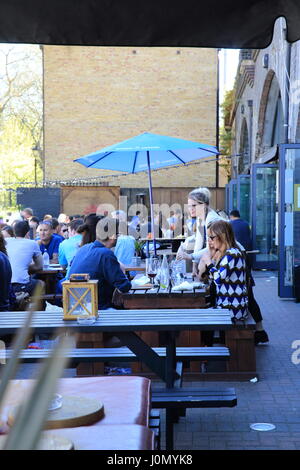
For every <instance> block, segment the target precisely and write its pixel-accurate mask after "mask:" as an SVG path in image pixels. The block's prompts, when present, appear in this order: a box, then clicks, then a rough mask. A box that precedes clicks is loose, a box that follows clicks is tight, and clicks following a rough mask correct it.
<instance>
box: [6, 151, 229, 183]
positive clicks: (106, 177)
mask: <svg viewBox="0 0 300 470" xmlns="http://www.w3.org/2000/svg"><path fill="white" fill-rule="evenodd" d="M234 156H235V155H220V156H219V157H217V158H209V159H207V160H204V159H202V160H199V161H195V162H189V163H186V164H185V165H173V166H167V167H164V168H157V169H153V170H151V173H153V172H157V171H159V172H162V171H169V170H173V169H174V168H182V167H183V166H184V167H185V168H186V167H190V166H195V165H200V164H201V163H210V162H215V161H217V160H218V161H220V158H222V159H223V158H227V159H231V158H233V157H234ZM138 173H144V172H142V171H140V172H138ZM138 173H129V172H127V173H118V174H111V175H100V176H92V177H87V178H79V179H74V178H72V179H70V180H67V179H64V180H44V181H41V182H37V183H36V182H34V181H16V182H9V183H5V182H3V183H1V184H0V186H16V185H17V186H35V187H44V186H47V187H49V186H84V185H87V186H88V185H92V184H100V185H103V186H105V185H109V181H103V180H111V179H114V178H120V177H121V178H122V177H124V176H128V175H136V174H138ZM99 180H100V181H99ZM101 180H102V181H101Z"/></svg>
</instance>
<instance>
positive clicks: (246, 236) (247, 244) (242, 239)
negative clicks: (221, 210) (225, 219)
mask: <svg viewBox="0 0 300 470" xmlns="http://www.w3.org/2000/svg"><path fill="white" fill-rule="evenodd" d="M229 217H230V223H231V226H232V229H233V232H234V236H235V239H236V240H237V241H238V242H239V243H240V244H241V245H243V247H244V248H245V250H246V251H248V250H251V246H252V243H251V235H250V227H249V224H248V222H246V221H245V220H243V219H241V216H240V213H239V211H238V210H236V209H234V210H232V211H231V212H230V214H229Z"/></svg>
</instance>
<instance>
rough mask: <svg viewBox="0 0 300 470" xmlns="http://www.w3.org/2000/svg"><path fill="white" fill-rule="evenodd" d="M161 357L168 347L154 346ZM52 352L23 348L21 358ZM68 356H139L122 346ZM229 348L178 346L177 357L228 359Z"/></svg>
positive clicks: (85, 358) (120, 358)
mask: <svg viewBox="0 0 300 470" xmlns="http://www.w3.org/2000/svg"><path fill="white" fill-rule="evenodd" d="M152 349H153V350H154V351H155V352H156V353H157V354H158V355H159V356H160V357H166V348H164V347H156V348H152ZM3 354H4V357H5V354H6V358H9V357H10V355H11V351H10V350H7V351H6V352H4V351H3ZM50 354H51V349H23V350H22V351H21V354H20V358H21V359H22V361H23V362H35V361H37V360H39V359H44V358H46V357H48V356H49V355H50ZM68 357H70V358H72V359H73V360H76V361H80V362H88V361H91V360H92V361H94V362H97V361H99V362H102V361H107V362H108V361H114V360H118V361H127V360H130V361H137V360H139V359H138V358H137V356H136V355H135V354H134V353H133V352H132V351H131V350H130V349H129V348H127V347H125V346H124V347H121V348H78V349H73V350H72V351H70V352H69V353H68ZM229 357H230V353H229V349H228V348H226V347H219V346H216V347H177V348H176V358H177V359H181V360H195V361H196V360H199V359H202V360H210V359H214V360H228V359H229Z"/></svg>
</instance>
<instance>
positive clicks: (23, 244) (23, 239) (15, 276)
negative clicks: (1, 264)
mask: <svg viewBox="0 0 300 470" xmlns="http://www.w3.org/2000/svg"><path fill="white" fill-rule="evenodd" d="M29 229H30V227H29V224H28V222H27V221H18V222H16V223H15V225H14V232H15V237H14V238H7V239H6V249H7V255H8V258H9V261H10V264H11V268H12V279H11V283H12V287H13V290H14V292H27V293H28V294H29V295H31V294H32V293H33V291H34V289H35V287H36V285H37V284H40V285H44V283H43V281H40V280H38V279H31V277H30V274H33V273H35V272H36V271H38V270H40V269H42V268H43V257H42V254H41V251H40V248H39V246H38V244H37V242H36V241H34V240H30V239H29V238H27V237H28V234H29Z"/></svg>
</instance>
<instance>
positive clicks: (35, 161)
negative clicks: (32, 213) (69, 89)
mask: <svg viewBox="0 0 300 470" xmlns="http://www.w3.org/2000/svg"><path fill="white" fill-rule="evenodd" d="M42 119H43V99H42V52H41V50H40V48H39V46H31V45H26V46H23V45H11V44H2V45H0V168H1V174H0V184H1V187H2V193H3V192H4V195H3V194H2V196H3V197H2V204H4V205H6V206H7V205H11V202H12V192H13V191H14V189H15V188H16V186H17V185H18V184H20V183H22V182H30V181H32V182H33V181H35V182H38V181H40V180H42V176H43V172H42V168H43V162H42V157H41V156H42V140H43V133H42V129H43V125H42ZM34 148H36V149H38V151H34V150H33V149H34ZM6 190H10V192H9V194H8V197H7V194H6V195H5V192H6ZM5 196H6V197H5Z"/></svg>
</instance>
